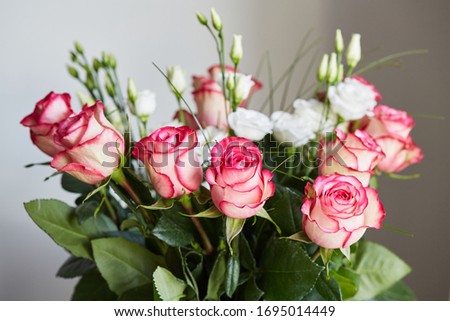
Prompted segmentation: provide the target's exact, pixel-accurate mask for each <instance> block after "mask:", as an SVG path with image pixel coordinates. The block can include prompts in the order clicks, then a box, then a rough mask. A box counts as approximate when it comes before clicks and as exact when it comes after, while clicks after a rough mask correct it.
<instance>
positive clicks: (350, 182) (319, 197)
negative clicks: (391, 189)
mask: <svg viewBox="0 0 450 321" xmlns="http://www.w3.org/2000/svg"><path fill="white" fill-rule="evenodd" d="M305 194H306V196H305V200H304V203H303V205H302V208H301V210H302V213H303V231H304V232H305V233H306V234H307V235H308V237H309V238H310V239H311V240H312V241H313V242H314V243H316V244H317V245H319V246H321V247H323V248H328V249H336V248H347V247H349V246H350V245H352V244H354V243H355V242H357V241H358V240H359V239H360V238H361V237H362V236H363V235H364V233H365V232H366V230H367V229H368V228H376V229H379V228H381V222H382V220H383V218H384V217H385V215H386V213H385V210H384V207H383V204H381V202H380V200H379V199H378V193H377V191H376V190H375V189H373V188H370V187H364V186H363V185H362V184H361V182H360V181H359V180H358V179H357V178H356V177H354V176H342V175H327V176H319V177H317V178H316V180H315V181H314V184H311V183H308V184H307V185H306V187H305Z"/></svg>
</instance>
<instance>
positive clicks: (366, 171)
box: [319, 129, 384, 186]
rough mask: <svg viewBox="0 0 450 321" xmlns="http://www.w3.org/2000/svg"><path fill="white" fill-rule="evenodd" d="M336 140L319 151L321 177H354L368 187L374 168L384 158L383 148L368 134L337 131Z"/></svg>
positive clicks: (359, 131)
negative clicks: (330, 175) (331, 175)
mask: <svg viewBox="0 0 450 321" xmlns="http://www.w3.org/2000/svg"><path fill="white" fill-rule="evenodd" d="M335 132H336V139H335V140H334V141H330V142H328V143H326V144H324V145H323V146H322V148H321V149H320V151H319V160H320V165H319V175H328V174H341V175H352V176H355V177H356V178H358V179H359V180H360V182H361V183H362V185H363V186H368V185H369V181H370V176H371V175H372V174H374V168H375V167H376V166H377V165H378V164H379V163H380V161H382V160H383V158H384V153H383V152H382V150H381V147H380V146H379V145H378V144H377V143H376V142H375V141H374V140H373V138H372V137H371V136H370V135H368V134H367V133H365V132H363V131H361V130H356V131H355V132H354V133H348V134H346V133H344V132H343V131H341V130H339V129H336V130H335Z"/></svg>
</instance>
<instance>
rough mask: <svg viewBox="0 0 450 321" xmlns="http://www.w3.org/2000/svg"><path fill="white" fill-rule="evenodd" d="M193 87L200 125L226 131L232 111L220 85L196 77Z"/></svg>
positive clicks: (210, 80)
mask: <svg viewBox="0 0 450 321" xmlns="http://www.w3.org/2000/svg"><path fill="white" fill-rule="evenodd" d="M193 86H194V91H193V92H192V94H193V95H194V100H195V104H196V105H197V117H198V119H199V121H200V123H201V124H202V125H203V126H205V127H207V126H215V127H217V128H220V129H223V130H226V129H227V128H228V123H227V117H228V114H230V112H231V109H230V105H229V103H228V101H227V102H226V103H225V98H224V96H223V92H222V88H221V87H220V85H219V84H218V83H217V82H215V81H214V80H212V79H209V78H207V77H196V76H194V77H193Z"/></svg>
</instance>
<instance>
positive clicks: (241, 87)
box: [230, 74, 255, 104]
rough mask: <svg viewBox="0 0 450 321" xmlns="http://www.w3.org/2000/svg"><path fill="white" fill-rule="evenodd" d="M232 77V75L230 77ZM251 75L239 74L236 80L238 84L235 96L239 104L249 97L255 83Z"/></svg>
mask: <svg viewBox="0 0 450 321" xmlns="http://www.w3.org/2000/svg"><path fill="white" fill-rule="evenodd" d="M230 78H231V77H230ZM254 84H255V83H254V81H253V80H252V76H251V75H242V74H240V75H238V76H237V80H236V86H235V88H234V97H235V99H236V103H237V104H239V103H240V102H241V101H243V100H244V99H247V97H248V95H249V93H250V90H251V89H252V86H253V85H254Z"/></svg>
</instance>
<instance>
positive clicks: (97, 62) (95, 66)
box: [92, 58, 102, 72]
mask: <svg viewBox="0 0 450 321" xmlns="http://www.w3.org/2000/svg"><path fill="white" fill-rule="evenodd" d="M92 66H93V67H94V70H95V71H96V72H97V71H98V70H99V69H100V67H101V66H102V63H101V62H100V60H98V59H97V58H94V61H93V62H92Z"/></svg>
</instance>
